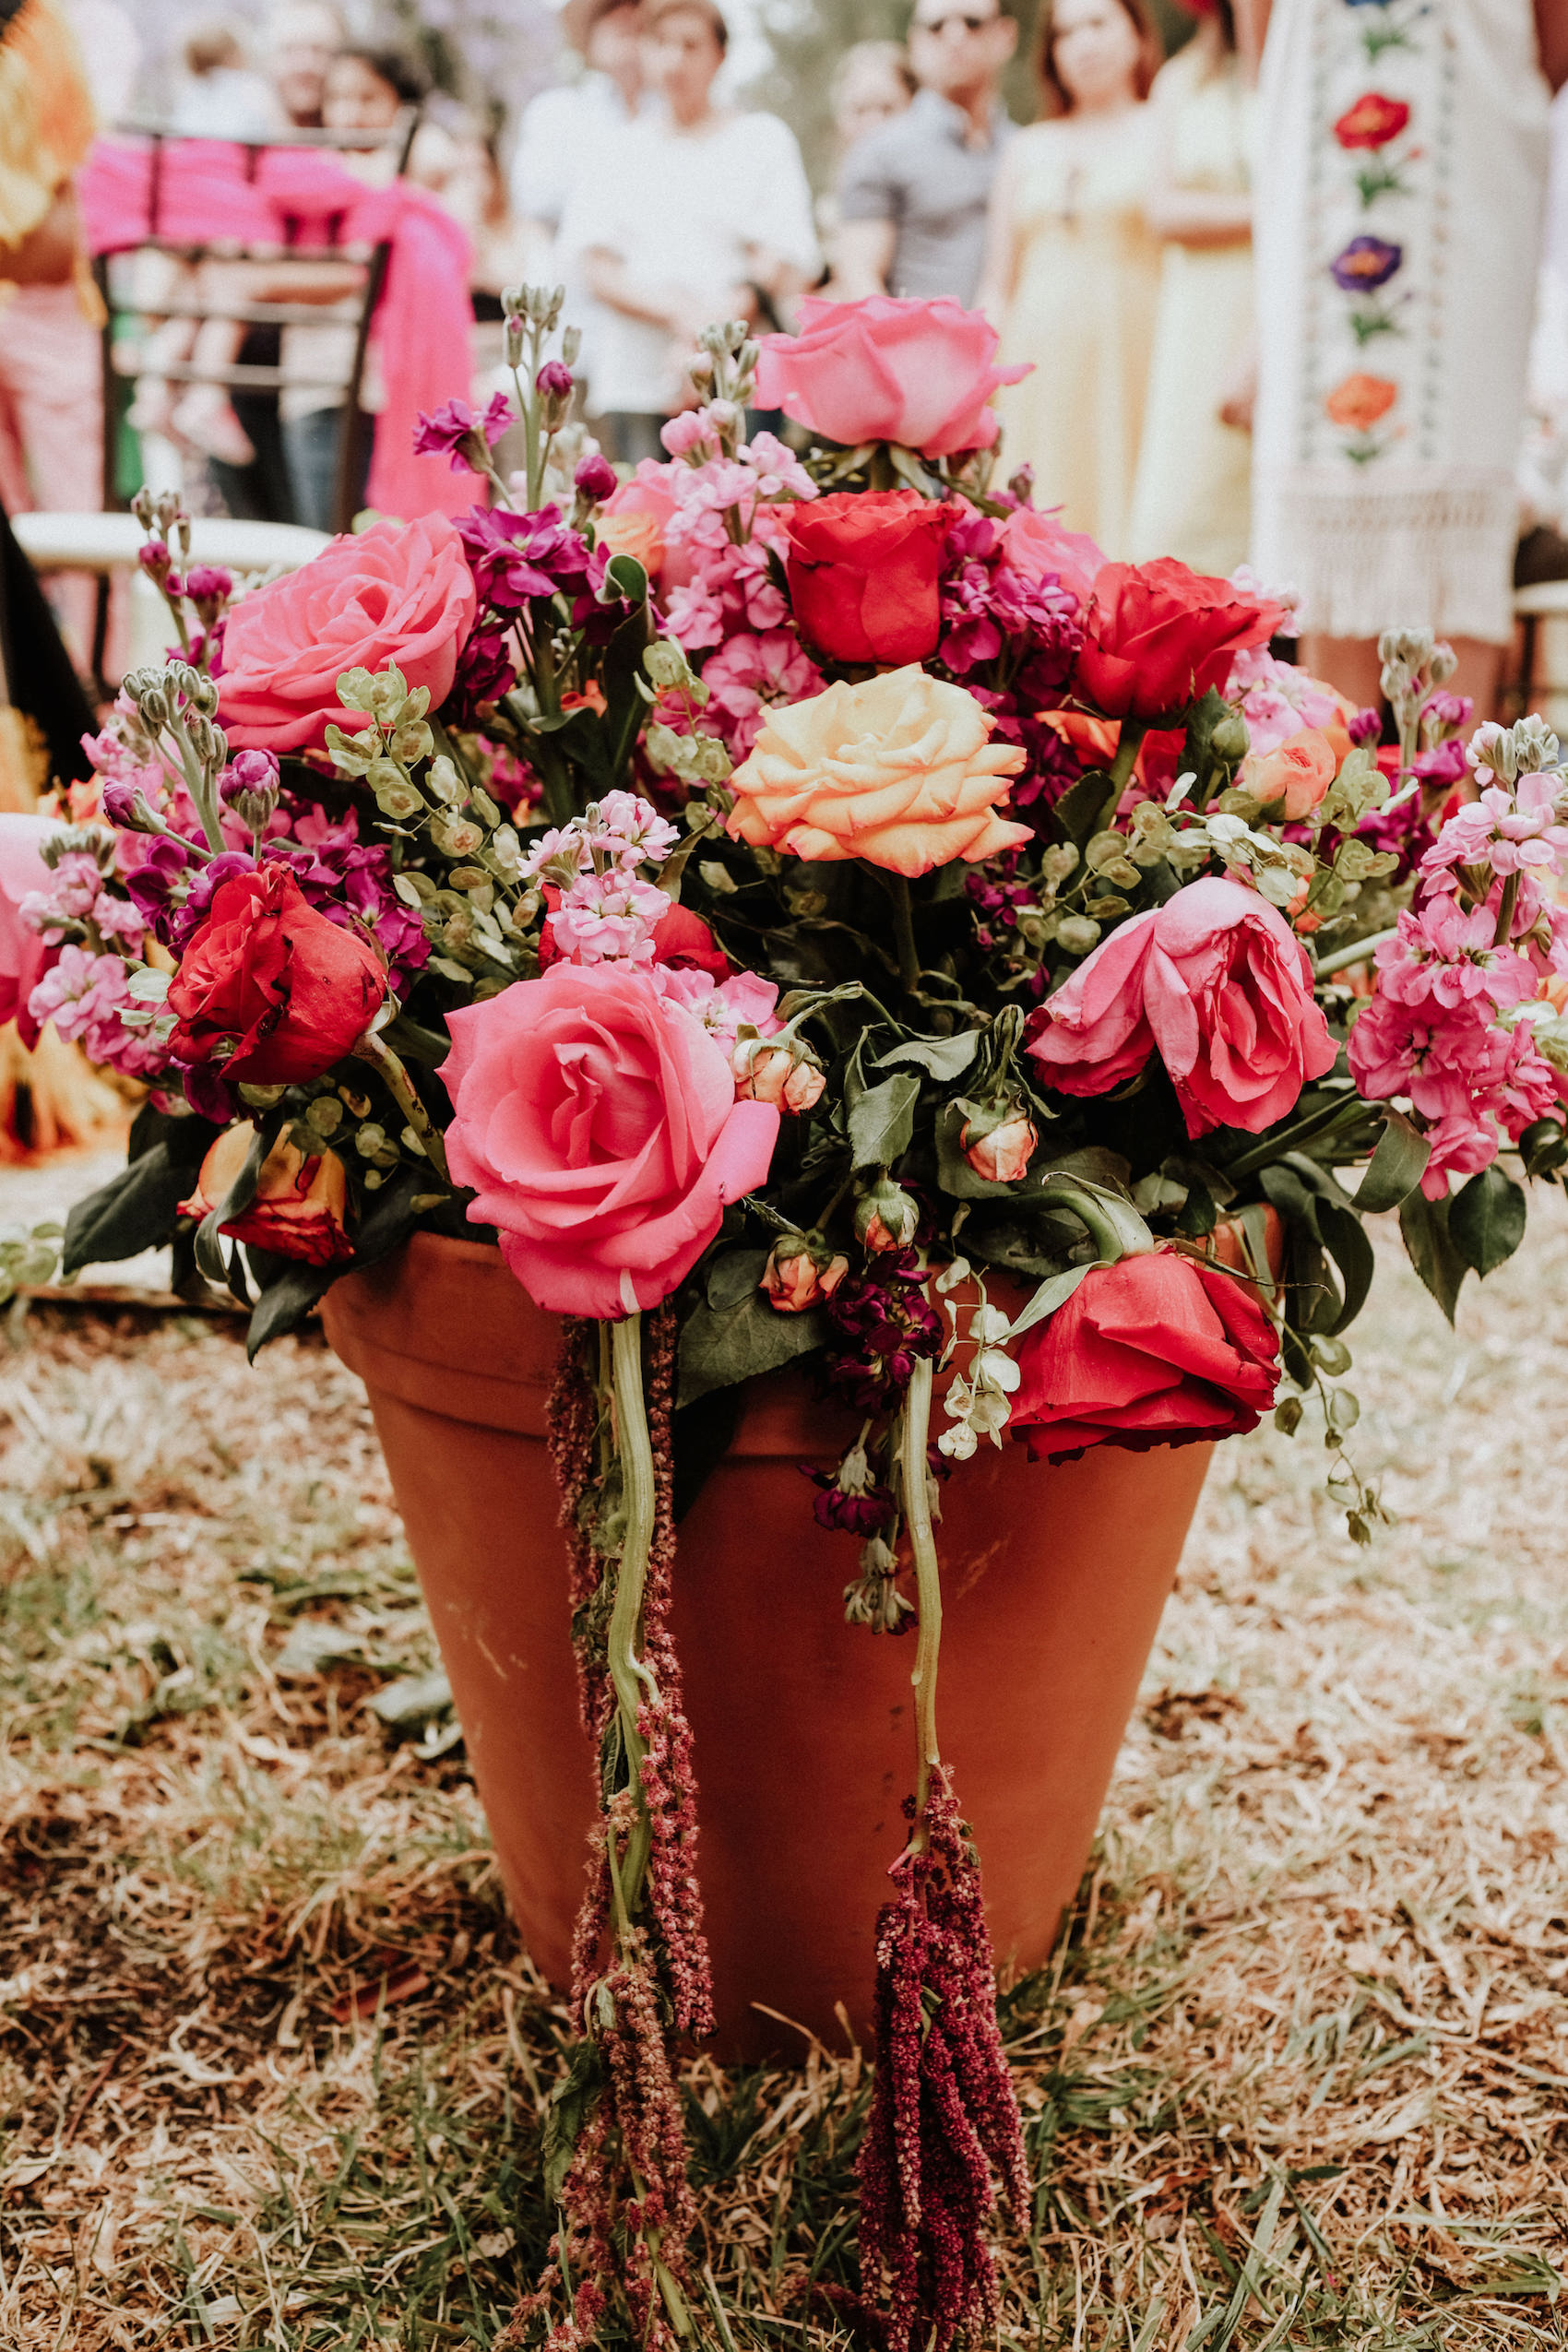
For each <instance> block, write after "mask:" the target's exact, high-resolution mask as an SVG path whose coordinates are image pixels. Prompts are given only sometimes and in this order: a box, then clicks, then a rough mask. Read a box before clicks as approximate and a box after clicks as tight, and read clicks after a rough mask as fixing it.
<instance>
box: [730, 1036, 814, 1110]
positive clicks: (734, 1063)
mask: <svg viewBox="0 0 1568 2352" xmlns="http://www.w3.org/2000/svg"><path fill="white" fill-rule="evenodd" d="M730 1067H731V1069H732V1070H733V1071H734V1073H735V1091H736V1093H737V1095H739V1096H740V1098H741V1099H742V1101H746V1102H773V1103H777V1104H778V1108H779V1110H780V1111H796V1112H800V1111H810V1110H811V1109H812V1108H813V1107H814V1105H815V1104H816V1103H818V1102H820V1101H821V1099H822V1090H823V1088H824V1087H825V1086H826V1084H827V1080H826V1076H825V1075H824V1074H823V1072H822V1070H821V1069H820V1068H819V1067H818V1065H817V1063H815V1062H814V1061H812V1060H811V1059H810V1058H809V1056H808V1055H807V1053H806V1051H805V1050H804V1049H803V1048H802V1049H801V1050H800V1051H799V1052H798V1053H797V1051H795V1050H793V1049H791V1048H790V1046H787V1045H771V1044H769V1042H768V1040H767V1039H766V1038H742V1040H741V1042H740V1044H739V1045H737V1046H736V1048H735V1051H734V1052H733V1053H732V1054H731V1057H730Z"/></svg>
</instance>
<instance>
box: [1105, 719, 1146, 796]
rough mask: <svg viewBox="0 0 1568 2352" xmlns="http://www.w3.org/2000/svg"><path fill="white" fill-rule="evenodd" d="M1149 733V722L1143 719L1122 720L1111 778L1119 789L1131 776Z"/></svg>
mask: <svg viewBox="0 0 1568 2352" xmlns="http://www.w3.org/2000/svg"><path fill="white" fill-rule="evenodd" d="M1147 733H1148V727H1147V724H1146V721H1145V720H1144V719H1123V721H1122V732H1121V734H1120V735H1119V736H1118V738H1117V741H1116V756H1115V758H1114V759H1113V760H1112V761H1111V782H1112V783H1113V784H1114V785H1115V787H1116V789H1117V790H1118V791H1120V790H1121V789H1122V787H1123V785H1124V784H1125V783H1126V781H1127V778H1128V777H1129V776H1131V774H1132V772H1133V763H1134V760H1135V759H1136V758H1137V756H1138V754H1139V752H1140V751H1141V750H1142V749H1143V742H1144V737H1145V736H1146V734H1147Z"/></svg>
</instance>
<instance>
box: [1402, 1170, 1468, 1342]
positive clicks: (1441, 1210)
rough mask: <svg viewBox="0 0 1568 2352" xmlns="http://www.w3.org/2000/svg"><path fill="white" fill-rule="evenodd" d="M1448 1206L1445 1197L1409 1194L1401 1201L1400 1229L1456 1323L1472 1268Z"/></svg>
mask: <svg viewBox="0 0 1568 2352" xmlns="http://www.w3.org/2000/svg"><path fill="white" fill-rule="evenodd" d="M1448 1209H1449V1204H1448V1202H1447V1201H1445V1200H1442V1201H1429V1200H1428V1198H1427V1196H1426V1194H1424V1193H1421V1192H1414V1193H1410V1194H1407V1195H1406V1197H1405V1199H1404V1200H1402V1201H1401V1202H1400V1204H1399V1230H1400V1232H1401V1233H1402V1234H1403V1235H1404V1237H1405V1247H1406V1249H1407V1251H1408V1253H1409V1259H1410V1264H1411V1265H1413V1266H1414V1267H1415V1269H1416V1272H1417V1273H1418V1274H1419V1275H1420V1277H1421V1280H1422V1281H1423V1282H1424V1283H1425V1284H1426V1286H1427V1289H1429V1290H1430V1291H1431V1295H1432V1297H1433V1298H1434V1299H1435V1300H1436V1301H1437V1303H1438V1305H1439V1306H1440V1307H1441V1308H1442V1309H1443V1313H1444V1314H1445V1315H1446V1316H1447V1317H1448V1320H1449V1322H1450V1323H1452V1322H1453V1320H1454V1309H1455V1303H1456V1301H1457V1300H1458V1297H1459V1285H1460V1284H1461V1283H1462V1282H1463V1281H1464V1279H1465V1276H1466V1274H1467V1271H1468V1268H1467V1263H1466V1261H1465V1259H1464V1258H1463V1257H1461V1256H1460V1254H1459V1252H1458V1250H1457V1249H1456V1248H1455V1244H1454V1240H1453V1236H1452V1235H1451V1234H1450V1232H1449V1230H1448Z"/></svg>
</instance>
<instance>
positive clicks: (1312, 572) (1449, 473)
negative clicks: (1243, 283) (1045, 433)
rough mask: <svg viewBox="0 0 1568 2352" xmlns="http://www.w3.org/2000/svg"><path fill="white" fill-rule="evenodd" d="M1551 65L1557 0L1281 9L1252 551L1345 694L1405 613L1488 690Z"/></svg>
mask: <svg viewBox="0 0 1568 2352" xmlns="http://www.w3.org/2000/svg"><path fill="white" fill-rule="evenodd" d="M1374 18H1375V20H1376V21H1375V22H1374V21H1372V20H1373V19H1374ZM1390 35H1394V36H1396V37H1395V38H1389V36H1390ZM1543 65H1544V66H1545V68H1546V70H1545V71H1544V72H1543ZM1565 72H1568V7H1565V6H1564V5H1563V0H1539V5H1538V7H1537V9H1536V11H1535V13H1534V18H1533V20H1532V12H1531V8H1530V5H1529V0H1431V4H1430V5H1427V6H1420V7H1419V8H1414V7H1412V6H1410V5H1409V0H1389V5H1388V6H1386V7H1380V8H1377V9H1365V8H1356V7H1347V6H1345V5H1344V0H1279V5H1278V6H1276V8H1275V10H1274V12H1273V17H1272V19H1271V21H1270V23H1269V27H1268V38H1267V42H1266V45H1265V51H1264V61H1263V75H1262V81H1261V86H1260V91H1259V101H1260V113H1261V132H1260V151H1261V152H1262V153H1264V154H1265V155H1267V157H1268V159H1269V169H1268V172H1266V174H1265V175H1263V176H1262V177H1261V178H1260V181H1259V185H1258V196H1257V208H1256V216H1255V220H1254V229H1253V233H1254V237H1255V240H1256V246H1257V262H1258V289H1259V294H1258V310H1259V318H1258V330H1259V331H1258V397H1257V432H1256V447H1255V457H1254V471H1253V517H1254V519H1253V563H1254V564H1256V565H1258V566H1259V567H1261V569H1262V572H1263V576H1264V577H1265V578H1267V579H1270V580H1281V581H1289V582H1290V583H1291V584H1292V585H1293V586H1294V587H1295V588H1296V589H1297V591H1298V594H1299V598H1300V603H1299V612H1300V615H1301V624H1302V630H1303V635H1304V636H1305V640H1306V642H1305V650H1304V656H1303V658H1304V659H1305V660H1306V661H1307V663H1308V664H1309V665H1310V667H1311V668H1312V669H1313V671H1316V673H1317V674H1318V675H1320V676H1323V677H1331V678H1332V679H1333V680H1334V682H1335V683H1336V685H1337V686H1338V687H1339V688H1340V689H1341V690H1342V692H1344V693H1345V694H1347V695H1349V696H1350V698H1351V699H1352V701H1355V702H1358V703H1362V704H1375V703H1376V702H1377V701H1378V699H1379V692H1380V688H1379V663H1378V658H1377V634H1378V632H1379V631H1380V630H1381V629H1384V628H1389V627H1396V626H1401V627H1405V626H1408V627H1411V628H1431V629H1433V630H1435V631H1437V632H1438V634H1439V635H1440V636H1445V637H1447V638H1449V639H1450V640H1451V641H1452V643H1453V645H1454V647H1455V652H1456V653H1457V654H1458V656H1459V668H1458V671H1457V672H1456V673H1455V677H1454V679H1453V681H1452V687H1453V691H1455V692H1456V693H1465V694H1468V695H1471V696H1472V697H1473V698H1474V699H1475V702H1476V704H1477V707H1478V710H1479V711H1480V712H1481V713H1482V714H1483V715H1484V714H1485V713H1486V712H1487V711H1488V710H1489V709H1490V708H1491V706H1492V704H1493V703H1494V701H1495V699H1496V693H1497V685H1498V680H1499V674H1500V669H1501V660H1502V648H1503V646H1504V645H1505V644H1506V643H1507V642H1508V640H1509V639H1510V638H1511V636H1512V635H1513V609H1512V608H1513V599H1512V583H1511V575H1512V566H1513V561H1514V550H1515V540H1516V539H1517V535H1518V493H1517V490H1516V488H1515V462H1516V459H1517V456H1518V449H1519V442H1520V433H1521V427H1522V423H1523V417H1524V402H1525V384H1526V358H1527V351H1528V345H1529V336H1530V322H1531V314H1532V307H1533V303H1534V298H1535V287H1536V273H1537V267H1538V261H1539V255H1540V238H1541V221H1542V209H1543V204H1544V192H1545V184H1546V168H1547V153H1548V77H1549V76H1550V81H1551V82H1552V84H1553V85H1556V84H1560V83H1561V82H1562V79H1563V77H1564V73H1565Z"/></svg>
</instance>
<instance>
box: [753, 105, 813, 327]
mask: <svg viewBox="0 0 1568 2352" xmlns="http://www.w3.org/2000/svg"><path fill="white" fill-rule="evenodd" d="M744 120H745V123H746V126H747V130H748V133H749V134H750V136H751V137H753V138H754V141H755V154H756V161H757V166H758V169H757V172H756V181H755V184H756V200H755V202H754V205H753V206H752V208H751V218H750V220H749V222H748V224H747V225H748V226H749V228H750V230H751V232H752V233H751V236H750V237H749V239H748V240H747V243H746V247H745V253H746V268H747V272H748V275H749V276H750V278H751V279H752V282H753V284H754V285H756V286H760V287H761V289H762V291H763V292H764V293H765V294H766V295H767V296H768V298H769V299H770V301H771V302H772V303H773V305H774V307H775V309H776V310H778V311H779V312H781V313H785V312H789V311H790V310H791V309H792V307H793V305H794V303H795V302H796V301H797V300H798V298H799V297H800V295H801V294H802V293H803V292H804V291H805V289H806V288H807V287H808V286H809V285H810V284H811V282H812V280H813V279H814V278H815V277H816V275H817V273H818V271H819V270H820V269H821V267H822V252H821V248H820V247H819V246H818V244H817V241H816V222H815V220H814V217H813V212H812V194H811V184H810V182H809V181H808V180H807V178H806V167H805V165H804V164H803V163H802V160H801V150H800V148H799V147H798V146H797V145H796V143H795V135H794V133H793V132H792V131H791V130H790V127H789V125H788V124H786V123H781V122H780V121H779V120H778V116H777V115H771V114H752V115H747V116H746V117H744Z"/></svg>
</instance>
